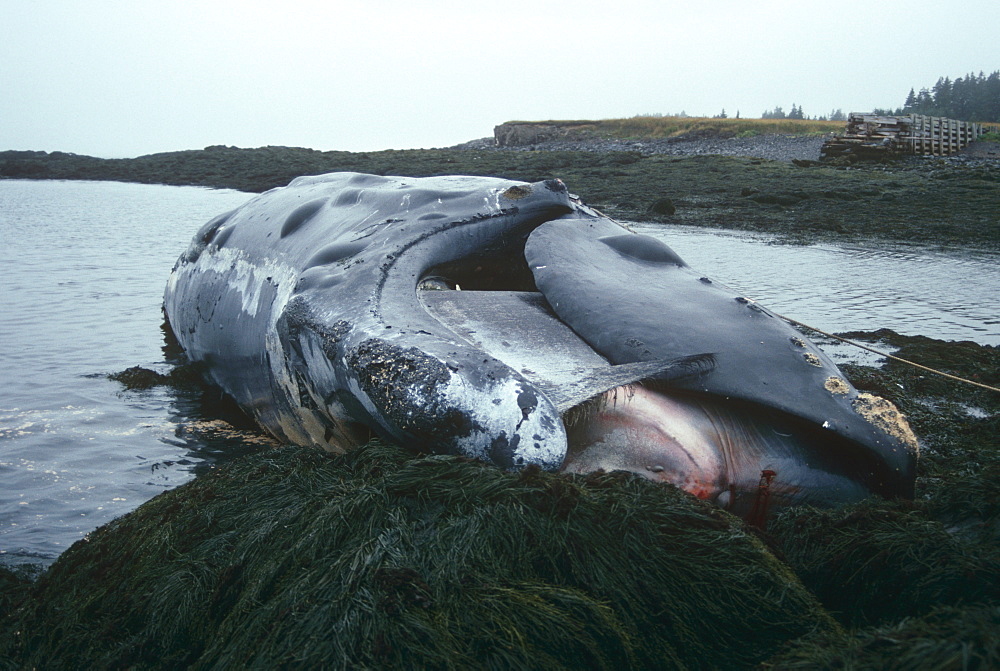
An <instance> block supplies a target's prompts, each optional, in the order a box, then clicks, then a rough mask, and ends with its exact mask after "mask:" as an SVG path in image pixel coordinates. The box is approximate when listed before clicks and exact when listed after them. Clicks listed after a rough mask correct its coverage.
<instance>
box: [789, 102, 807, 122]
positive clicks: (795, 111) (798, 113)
mask: <svg viewBox="0 0 1000 671" xmlns="http://www.w3.org/2000/svg"><path fill="white" fill-rule="evenodd" d="M788 118H789V119H804V118H805V115H804V114H803V113H802V108H801V107H798V106H796V105H795V103H792V111H791V112H789V113H788Z"/></svg>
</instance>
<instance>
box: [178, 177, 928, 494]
mask: <svg viewBox="0 0 1000 671" xmlns="http://www.w3.org/2000/svg"><path fill="white" fill-rule="evenodd" d="M164 305H165V310H166V313H167V317H168V321H169V323H170V326H171V328H172V330H173V332H174V334H175V335H176V337H177V339H178V341H179V342H180V344H181V345H182V347H183V348H184V350H185V352H186V353H187V355H188V357H189V358H190V359H191V360H192V361H195V362H200V363H201V364H202V365H203V367H204V370H205V374H206V376H207V377H208V379H209V380H210V381H211V382H213V383H215V384H217V385H218V386H220V387H221V388H222V389H223V390H224V391H226V392H227V393H228V394H229V395H231V396H232V397H233V398H234V399H235V400H236V401H237V402H238V403H239V404H240V405H241V406H242V407H243V408H244V409H245V410H246V411H247V412H248V413H249V414H251V415H252V416H253V417H255V418H256V420H257V421H258V422H259V423H260V424H261V426H263V427H264V428H265V429H267V430H268V431H270V432H271V433H273V434H274V435H275V436H277V437H278V438H279V439H282V440H285V441H288V442H293V443H299V444H315V445H320V446H322V447H325V448H327V449H333V450H341V449H347V448H349V447H351V446H352V445H355V444H358V443H360V442H363V441H364V440H366V439H367V437H368V436H369V435H370V432H372V431H373V432H375V433H377V434H378V435H380V436H382V437H383V438H386V439H389V440H392V441H396V442H400V443H404V444H408V445H413V446H416V447H419V448H421V449H424V450H427V451H432V452H440V453H452V454H461V455H466V456H470V457H473V458H476V459H482V460H485V461H489V462H492V463H495V464H496V465H498V466H500V467H502V468H518V467H523V466H526V465H529V464H535V465H538V466H540V467H542V468H544V469H547V470H559V469H562V470H565V471H569V472H587V471H592V470H596V469H605V470H612V469H622V470H630V471H633V472H637V473H641V474H643V475H645V476H646V477H649V478H652V479H655V480H662V481H664V482H669V483H673V484H676V485H677V486H680V487H682V488H684V489H686V490H687V491H689V492H691V493H693V494H695V495H696V496H700V497H702V498H710V499H713V500H716V501H718V502H719V503H720V504H722V505H725V506H727V507H729V508H730V509H733V510H736V511H738V512H740V511H743V512H745V511H746V510H748V509H749V507H750V506H751V501H752V500H753V497H754V494H755V493H757V492H758V491H759V490H758V481H759V480H760V477H761V473H762V472H767V473H773V475H771V476H770V479H772V480H773V485H772V486H771V489H770V491H769V494H771V495H773V498H774V500H775V502H777V503H798V502H810V503H819V504H828V503H839V502H844V501H850V500H856V499H859V498H862V497H864V496H867V495H868V494H870V493H877V494H881V495H885V496H907V495H911V494H912V486H913V479H914V463H915V458H916V440H915V438H914V437H913V434H912V433H911V432H910V431H909V428H908V427H907V425H906V421H905V419H904V418H903V417H902V416H901V415H899V413H898V412H896V410H895V408H893V407H892V406H891V404H889V403H888V402H886V401H884V400H882V399H879V398H877V397H873V396H870V395H867V394H859V393H858V392H857V390H855V389H854V388H853V387H852V386H851V385H850V384H849V383H848V382H847V381H846V380H845V379H844V378H843V376H842V375H841V374H840V372H839V371H838V370H837V369H836V367H835V366H834V365H833V364H832V363H831V362H830V361H829V360H828V359H827V358H826V357H825V356H824V355H823V353H822V352H821V351H819V350H818V349H817V348H815V347H814V346H813V345H812V344H811V343H809V342H808V341H806V340H805V339H804V338H802V337H801V336H800V335H799V334H798V332H796V331H795V330H794V329H792V328H791V327H789V326H788V325H787V324H785V323H784V322H783V321H782V320H780V319H778V318H777V317H775V316H773V315H772V314H771V313H769V312H768V311H767V310H766V309H764V308H761V307H760V306H758V305H756V304H755V303H753V302H751V301H748V300H746V299H744V298H742V297H740V296H738V295H736V294H733V293H732V292H730V291H728V290H726V289H725V288H723V287H720V286H718V285H716V284H714V283H713V282H712V281H711V280H709V279H708V278H706V277H703V276H700V275H698V274H697V273H694V272H693V271H691V270H690V269H689V268H688V267H687V266H686V264H684V262H683V261H682V260H681V259H680V258H679V257H678V256H677V255H676V254H675V253H674V252H673V251H672V250H670V248H669V247H667V246H666V245H664V244H663V243H661V242H659V241H657V240H655V239H653V238H649V237H647V236H642V235H637V234H635V233H632V232H630V231H629V230H627V229H626V228H624V227H622V226H621V225H619V224H617V223H616V222H613V221H611V220H609V219H607V218H605V217H603V216H602V215H600V214H599V213H598V212H596V211H594V210H592V209H590V208H588V207H586V206H585V205H583V204H582V203H581V202H580V201H579V200H578V199H577V198H575V197H574V196H572V195H571V194H570V193H569V192H568V191H567V189H566V187H565V186H564V185H563V183H562V182H560V181H558V180H549V181H545V182H539V183H535V184H527V183H523V182H513V181H509V180H503V179H497V178H484V177H433V178H406V177H379V176H373V175H360V174H354V173H334V174H329V175H320V176H317V177H303V178H299V179H296V180H295V181H293V182H292V183H291V184H290V185H289V186H288V187H285V188H281V189H274V190H272V191H269V192H267V193H264V194H262V195H260V196H258V197H256V198H254V199H252V200H251V201H249V202H248V203H247V204H245V205H244V206H242V207H240V208H238V209H236V210H234V211H232V212H229V213H227V214H224V215H221V216H219V217H217V218H215V219H213V220H212V221H210V222H208V224H206V225H205V226H204V227H203V228H202V229H201V230H200V231H199V232H198V233H197V235H196V236H195V238H194V240H193V241H192V243H191V246H190V247H189V249H188V250H187V251H186V252H185V253H184V254H183V255H182V256H181V258H180V259H179V260H178V262H177V264H176V266H175V267H174V270H173V273H172V274H171V276H170V279H169V282H168V285H167V290H166V295H165V301H164Z"/></svg>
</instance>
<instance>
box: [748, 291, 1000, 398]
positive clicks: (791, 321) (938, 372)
mask: <svg viewBox="0 0 1000 671" xmlns="http://www.w3.org/2000/svg"><path fill="white" fill-rule="evenodd" d="M747 300H748V301H749V302H751V303H753V304H755V305H758V303H757V301H755V300H754V299H752V298H747ZM759 307H763V306H759ZM768 312H770V313H771V314H773V315H774V316H775V317H779V318H781V319H784V320H785V321H786V322H788V323H789V324H795V325H796V326H801V327H802V328H806V329H809V330H810V331H815V332H816V333H819V334H820V335H824V336H826V337H828V338H833V339H834V340H839V341H840V342H843V343H847V344H848V345H853V346H855V347H859V348H861V349H863V350H866V351H868V352H871V353H873V354H878V355H879V356H882V357H885V358H887V359H892V360H893V361H898V362H899V363H902V364H906V365H907V366H913V367H914V368H919V369H920V370H922V371H926V372H928V373H933V374H934V375H940V376H941V377H944V378H948V379H949V380H955V381H956V382H964V383H965V384H971V385H973V386H976V387H981V388H983V389H988V390H990V391H995V392H997V393H1000V388H998V387H994V386H991V385H988V384H984V383H982V382H976V381H975V380H970V379H968V378H964V377H960V376H958V375H952V374H951V373H946V372H944V371H943V370H937V369H935V368H930V367H929V366H924V365H923V364H919V363H917V362H915V361H910V360H909V359H903V358H902V357H898V356H894V355H892V354H889V353H888V352H883V351H881V350H878V349H875V348H874V347H869V346H868V345H864V344H862V343H859V342H858V341H856V340H851V339H850V338H844V337H843V336H839V335H834V334H833V333H827V332H826V331H824V330H823V329H819V328H816V327H815V326H810V325H809V324H804V323H802V322H800V321H798V320H797V319H792V318H791V317H786V316H785V315H783V314H778V313H777V312H775V311H774V310H770V309H768Z"/></svg>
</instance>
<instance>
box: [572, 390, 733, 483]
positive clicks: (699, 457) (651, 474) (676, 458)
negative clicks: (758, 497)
mask: <svg viewBox="0 0 1000 671" xmlns="http://www.w3.org/2000/svg"><path fill="white" fill-rule="evenodd" d="M604 401H605V405H604V407H603V409H601V410H600V411H599V412H595V413H594V414H593V415H591V416H589V417H588V418H587V419H586V421H583V422H581V423H580V424H579V425H577V426H573V427H570V429H569V431H568V432H569V444H570V448H569V453H568V454H567V457H566V460H565V462H564V464H563V467H562V470H563V471H564V472H567V473H590V472H592V471H596V470H598V469H602V470H605V471H616V470H617V471H631V472H633V473H638V474H640V475H643V476H644V477H647V478H649V479H651V480H656V481H660V482H667V483H670V484H673V485H676V486H678V487H680V488H681V489H684V490H685V491H687V492H690V493H691V494H694V495H695V496H697V497H698V498H703V499H708V498H715V497H716V496H718V495H719V494H720V493H721V492H722V491H723V490H724V489H725V488H726V487H727V486H728V484H727V483H726V463H725V456H724V453H723V450H722V448H721V446H720V444H719V437H718V432H717V431H716V429H715V426H714V425H713V423H712V420H711V419H710V418H709V416H708V415H707V414H706V413H705V411H704V410H702V408H701V407H700V406H699V405H697V404H694V403H690V402H686V401H680V400H677V399H674V398H671V397H669V396H666V395H663V394H659V393H657V392H654V391H650V390H647V389H645V388H643V387H639V386H635V387H620V388H618V389H614V390H612V391H609V392H607V393H606V394H605V399H604Z"/></svg>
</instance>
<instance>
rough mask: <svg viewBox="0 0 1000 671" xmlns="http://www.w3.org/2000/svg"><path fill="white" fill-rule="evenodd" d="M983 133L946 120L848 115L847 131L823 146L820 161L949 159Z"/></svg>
mask: <svg viewBox="0 0 1000 671" xmlns="http://www.w3.org/2000/svg"><path fill="white" fill-rule="evenodd" d="M984 132H985V130H984V129H983V126H982V124H978V123H972V122H969V121H957V120H955V119H948V118H946V117H937V116H924V115H922V114H907V115H904V116H883V115H878V114H869V113H859V112H851V114H850V116H848V118H847V131H846V132H845V133H844V135H838V136H836V137H834V138H832V139H830V140H827V141H826V142H824V143H823V147H822V149H820V155H821V157H822V158H837V157H839V156H856V157H857V158H859V159H868V160H879V159H882V158H890V157H893V156H898V155H905V154H918V155H929V156H948V155H950V154H954V153H956V152H958V151H960V150H962V149H964V148H965V147H966V146H968V145H969V143H971V142H975V141H976V139H978V138H979V136H980V135H982V134H983V133H984Z"/></svg>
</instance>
